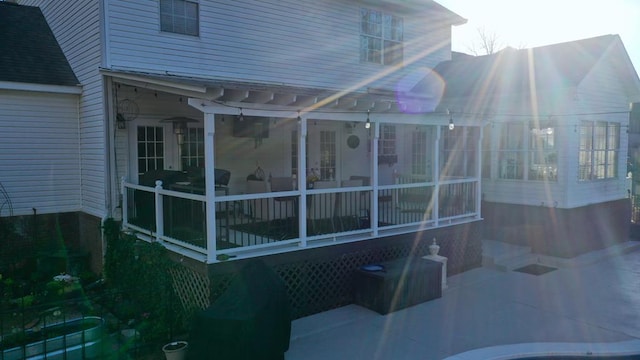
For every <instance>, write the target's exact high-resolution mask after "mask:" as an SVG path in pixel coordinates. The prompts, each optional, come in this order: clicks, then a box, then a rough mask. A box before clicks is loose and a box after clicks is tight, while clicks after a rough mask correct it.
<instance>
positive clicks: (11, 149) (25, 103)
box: [0, 2, 99, 266]
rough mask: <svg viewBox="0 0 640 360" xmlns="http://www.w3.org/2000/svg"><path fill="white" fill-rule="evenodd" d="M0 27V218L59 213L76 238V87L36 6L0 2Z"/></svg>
mask: <svg viewBox="0 0 640 360" xmlns="http://www.w3.org/2000/svg"><path fill="white" fill-rule="evenodd" d="M0 34H1V35H0V185H1V186H2V189H1V190H3V191H2V194H0V217H6V216H11V215H16V216H20V215H29V216H33V215H38V216H40V215H42V219H43V220H44V218H45V217H53V216H54V215H56V216H57V215H58V214H65V215H64V216H62V217H61V216H58V219H59V220H62V221H63V222H64V223H72V224H74V226H72V227H73V228H75V231H70V232H66V231H65V233H66V234H68V235H69V239H68V240H69V241H70V242H71V243H72V244H75V245H79V244H78V242H79V241H80V240H79V239H78V236H77V234H78V232H77V229H78V226H77V214H78V213H79V212H80V211H82V203H81V195H80V192H79V191H78V189H79V188H80V184H81V170H80V153H79V152H78V148H79V145H80V138H79V136H78V130H79V119H78V104H79V101H80V97H81V93H82V88H81V87H80V86H79V81H78V79H77V78H76V76H75V75H74V72H73V70H72V68H71V67H70V66H69V64H68V62H67V60H66V58H65V55H64V53H63V52H62V50H61V49H60V46H59V45H58V42H57V41H56V38H55V36H54V34H53V33H52V31H51V29H49V26H48V25H47V21H46V20H45V17H44V16H43V14H42V12H41V11H40V9H38V8H34V7H24V6H18V5H15V4H11V3H8V2H0ZM43 223H44V222H43ZM52 233H53V232H52ZM98 259H99V258H98ZM1 265H2V264H0V266H1Z"/></svg>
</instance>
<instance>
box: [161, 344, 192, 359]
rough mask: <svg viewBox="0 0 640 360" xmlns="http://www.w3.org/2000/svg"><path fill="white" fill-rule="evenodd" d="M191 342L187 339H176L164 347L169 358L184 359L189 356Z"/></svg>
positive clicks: (165, 354) (163, 349)
mask: <svg viewBox="0 0 640 360" xmlns="http://www.w3.org/2000/svg"><path fill="white" fill-rule="evenodd" d="M188 348H189V344H188V343H187V342H186V341H174V342H170V343H168V344H166V345H165V346H163V347H162V351H163V352H164V356H165V357H166V358H167V360H184V359H186V358H187V349H188Z"/></svg>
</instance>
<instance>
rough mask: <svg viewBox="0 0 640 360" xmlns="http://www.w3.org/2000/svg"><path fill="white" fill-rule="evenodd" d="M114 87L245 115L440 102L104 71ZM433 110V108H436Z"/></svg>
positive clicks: (421, 108)
mask: <svg viewBox="0 0 640 360" xmlns="http://www.w3.org/2000/svg"><path fill="white" fill-rule="evenodd" d="M102 73H103V74H104V75H106V76H110V77H112V78H113V79H114V81H116V82H118V83H122V84H127V85H131V86H137V87H141V88H147V89H152V90H157V91H164V92H170V93H175V94H180V95H184V96H187V97H192V98H197V99H201V100H205V101H207V102H211V103H219V104H225V105H227V106H230V107H241V108H243V109H273V110H289V111H304V112H307V111H312V110H313V111H317V110H322V111H337V112H339V111H344V112H363V111H364V112H366V111H368V110H369V111H371V112H375V113H430V112H433V111H434V110H435V105H434V103H437V102H438V101H439V96H435V95H434V96H429V95H427V94H423V93H415V92H402V93H398V92H395V91H392V90H386V89H374V88H364V89H363V88H360V89H346V90H336V89H312V88H303V87H295V86H288V85H284V84H277V83H251V82H239V81H227V80H221V79H216V80H213V79H204V78H196V77H187V76H177V75H172V74H170V73H166V74H159V73H145V72H136V71H121V70H118V71H115V70H110V69H102ZM436 105H437V104H436Z"/></svg>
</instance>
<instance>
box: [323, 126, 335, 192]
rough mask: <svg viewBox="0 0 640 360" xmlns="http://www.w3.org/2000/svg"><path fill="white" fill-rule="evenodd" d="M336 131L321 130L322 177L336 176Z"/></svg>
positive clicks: (324, 178)
mask: <svg viewBox="0 0 640 360" xmlns="http://www.w3.org/2000/svg"><path fill="white" fill-rule="evenodd" d="M335 171H336V132H335V131H320V179H322V180H333V179H335V176H336V173H335Z"/></svg>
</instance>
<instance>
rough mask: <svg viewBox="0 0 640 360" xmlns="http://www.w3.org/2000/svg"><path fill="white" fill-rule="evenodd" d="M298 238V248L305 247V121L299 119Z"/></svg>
mask: <svg viewBox="0 0 640 360" xmlns="http://www.w3.org/2000/svg"><path fill="white" fill-rule="evenodd" d="M298 129H299V132H298V189H299V190H300V200H299V201H298V229H299V230H298V236H299V237H300V246H301V247H306V246H307V119H306V118H301V119H300V124H299V126H298Z"/></svg>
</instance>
